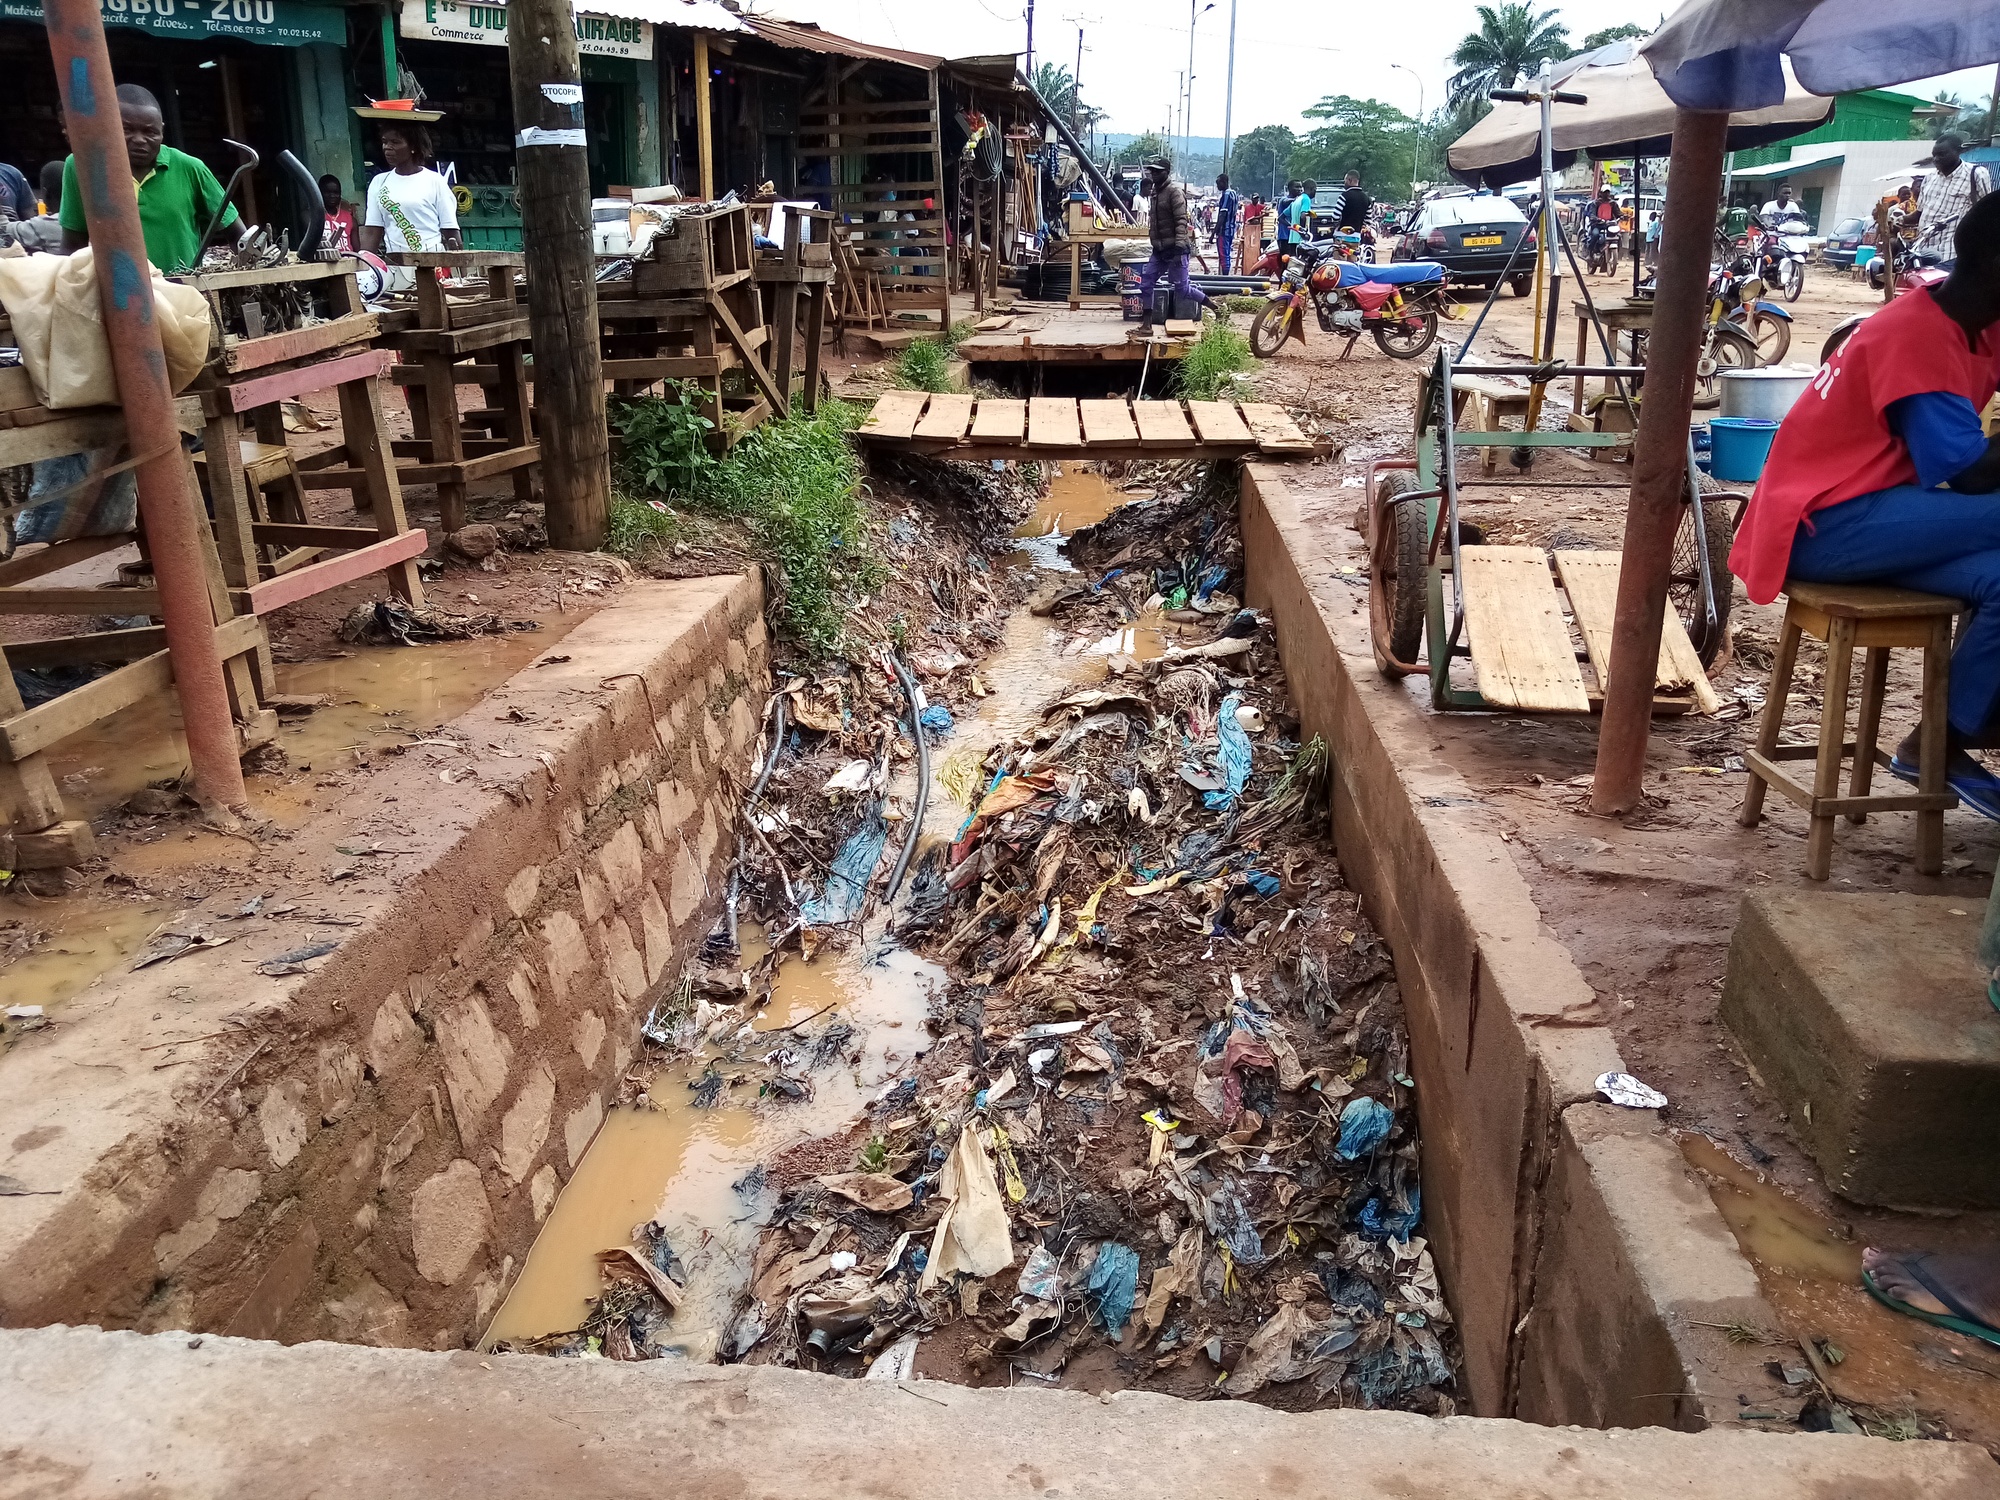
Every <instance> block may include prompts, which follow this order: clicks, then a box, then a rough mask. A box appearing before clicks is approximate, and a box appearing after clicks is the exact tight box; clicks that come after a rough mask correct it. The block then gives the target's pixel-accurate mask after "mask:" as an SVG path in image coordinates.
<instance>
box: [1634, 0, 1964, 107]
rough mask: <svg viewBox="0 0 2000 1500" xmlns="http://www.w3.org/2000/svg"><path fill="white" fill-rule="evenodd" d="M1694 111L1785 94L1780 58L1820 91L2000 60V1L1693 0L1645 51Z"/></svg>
mask: <svg viewBox="0 0 2000 1500" xmlns="http://www.w3.org/2000/svg"><path fill="white" fill-rule="evenodd" d="M1639 51H1640V54H1641V55H1642V56H1643V57H1644V58H1645V59H1646V61H1647V62H1648V63H1649V64H1651V66H1652V69H1653V73H1654V75H1655V76H1656V77H1657V78H1658V79H1659V80H1660V86H1661V87H1662V88H1664V89H1665V90H1666V91H1667V95H1668V97H1669V98H1671V99H1672V100H1673V101H1674V103H1676V104H1679V105H1682V106H1684V107H1686V108H1688V109H1715V110H1723V109H1729V110H1735V109H1762V108H1766V107H1768V106H1770V105H1773V104H1776V103H1778V102H1779V101H1780V100H1782V99H1783V98H1784V97H1785V82H1786V80H1785V78H1784V75H1783V73H1782V71H1781V59H1782V58H1790V59H1791V64H1792V67H1793V68H1794V69H1795V70H1796V71H1797V73H1798V80H1799V82H1800V83H1802V84H1804V85H1805V86H1806V87H1807V88H1808V89H1810V90H1811V91H1812V92H1813V93H1815V94H1842V93H1846V92H1848V91H1849V90H1852V89H1879V88H1888V87H1890V86H1892V85H1894V84H1898V83H1908V82H1910V81H1911V80H1912V79H1916V78H1932V77H1935V76H1937V75H1938V74H1940V73H1955V72H1957V71H1958V70H1959V69H1961V68H1976V67H1981V66H1985V65H1989V64H1991V63H1992V62H1994V61H1995V60H1996V59H2000V0H1689V3H1688V4H1686V5H1683V6H1682V7H1681V8H1680V9H1679V10H1677V11H1675V12H1674V13H1673V15H1672V16H1671V17H1670V18H1669V19H1668V21H1667V23H1666V24H1665V25H1664V26H1662V27H1661V28H1660V29H1659V30H1658V31H1657V32H1655V33H1654V34H1653V35H1652V36H1651V37H1650V38H1649V39H1648V40H1647V41H1646V42H1644V43H1643V44H1642V45H1641V46H1640V48H1639Z"/></svg>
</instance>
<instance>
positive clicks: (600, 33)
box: [402, 0, 653, 57]
mask: <svg viewBox="0 0 2000 1500" xmlns="http://www.w3.org/2000/svg"><path fill="white" fill-rule="evenodd" d="M575 20H576V48H577V51H579V52H588V53H592V54H594V55H596V56H598V57H651V56H652V55H653V27H652V24H651V23H650V22H647V21H628V20H625V19H624V18H623V17H620V16H586V15H578V16H576V17H575ZM402 30H403V35H404V36H407V37H421V38H425V39H428V40H430V41H438V42H473V43H476V44H478V45H480V46H485V47H504V46H506V45H507V7H506V6H505V5H468V4H464V3H461V0H403V27H402Z"/></svg>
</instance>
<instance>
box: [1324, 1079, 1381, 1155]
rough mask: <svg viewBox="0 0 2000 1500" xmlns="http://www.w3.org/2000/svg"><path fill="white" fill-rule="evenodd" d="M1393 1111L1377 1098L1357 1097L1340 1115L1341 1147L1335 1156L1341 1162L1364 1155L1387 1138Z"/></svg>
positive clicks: (1350, 1101)
mask: <svg viewBox="0 0 2000 1500" xmlns="http://www.w3.org/2000/svg"><path fill="white" fill-rule="evenodd" d="M1395 1123H1396V1112H1395V1111H1394V1110H1392V1109H1390V1108H1389V1106H1388V1105H1386V1104H1384V1103H1382V1101H1381V1100H1379V1099H1371V1098H1369V1097H1368V1096H1367V1095H1366V1094H1357V1095H1356V1096H1355V1097H1354V1098H1352V1099H1350V1100H1348V1101H1347V1108H1345V1109H1343V1110H1342V1111H1341V1112H1340V1144H1339V1145H1337V1146H1335V1147H1334V1148H1333V1149H1334V1154H1335V1155H1336V1156H1338V1157H1339V1158H1340V1159H1341V1160H1342V1161H1353V1160H1354V1159H1355V1158H1356V1157H1360V1156H1366V1155H1367V1154H1368V1153H1369V1152H1371V1151H1373V1150H1374V1149H1375V1148H1376V1147H1377V1146H1379V1145H1381V1144H1382V1142H1383V1141H1385V1140H1387V1139H1388V1137H1389V1131H1390V1129H1391V1128H1392V1127H1393V1126H1394V1125H1395Z"/></svg>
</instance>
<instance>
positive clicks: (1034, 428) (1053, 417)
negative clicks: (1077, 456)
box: [1028, 396, 1083, 448]
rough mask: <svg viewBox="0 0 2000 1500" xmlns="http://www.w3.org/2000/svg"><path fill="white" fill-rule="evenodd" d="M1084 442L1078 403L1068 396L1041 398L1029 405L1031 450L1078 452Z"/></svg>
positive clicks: (1029, 444) (1029, 443)
mask: <svg viewBox="0 0 2000 1500" xmlns="http://www.w3.org/2000/svg"><path fill="white" fill-rule="evenodd" d="M1082 441H1083V433H1082V430H1081V429H1080V428H1079V426H1078V424H1077V415H1076V403H1075V402H1074V401H1072V400H1070V399H1069V398H1068V397H1066V396H1037V397H1035V398H1034V399H1033V400H1031V401H1029V402H1028V446H1029V447H1030V448H1074V447H1077V446H1079V445H1080V444H1081V442H1082Z"/></svg>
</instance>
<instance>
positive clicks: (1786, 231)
mask: <svg viewBox="0 0 2000 1500" xmlns="http://www.w3.org/2000/svg"><path fill="white" fill-rule="evenodd" d="M1752 222H1753V223H1755V224H1757V226H1758V228H1759V229H1760V230H1761V233H1760V235H1759V236H1758V239H1757V243H1756V247H1755V254H1756V257H1757V270H1758V274H1759V275H1761V276H1762V277H1763V278H1764V280H1765V282H1766V284H1768V285H1772V286H1776V287H1777V288H1778V290H1779V291H1781V292H1782V293H1784V297H1785V300H1786V301H1787V302H1796V301H1798V300H1799V297H1800V296H1801V295H1802V294H1803V293H1804V292H1805V289H1806V260H1807V257H1809V256H1810V255H1811V254H1812V241H1811V239H1810V238H1808V236H1810V235H1811V233H1812V225H1811V224H1810V223H1808V222H1807V221H1806V216H1805V215H1804V214H1802V213H1788V214H1786V215H1785V216H1784V217H1783V218H1781V219H1779V220H1778V221H1777V222H1776V223H1775V224H1765V223H1764V222H1763V221H1762V220H1758V219H1754V218H1753V220H1752Z"/></svg>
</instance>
